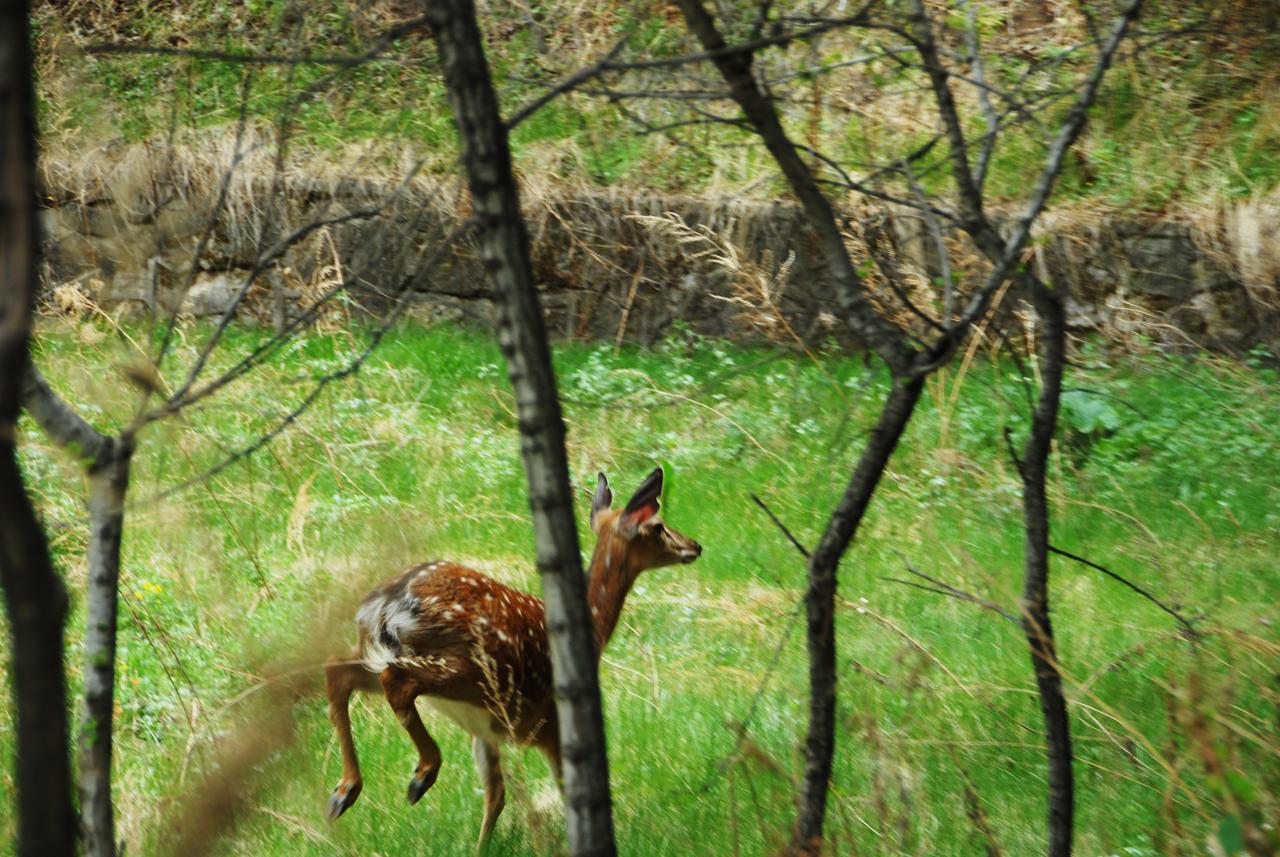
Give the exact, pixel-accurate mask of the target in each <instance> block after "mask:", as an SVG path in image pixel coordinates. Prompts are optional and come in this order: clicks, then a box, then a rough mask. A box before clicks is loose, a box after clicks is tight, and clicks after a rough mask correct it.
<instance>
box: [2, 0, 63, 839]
mask: <svg viewBox="0 0 1280 857" xmlns="http://www.w3.org/2000/svg"><path fill="white" fill-rule="evenodd" d="M30 36H31V34H30V31H29V29H28V18H27V4H26V3H22V2H7V0H6V2H3V3H0V586H3V588H4V595H5V608H6V610H7V611H8V616H9V629H10V633H11V634H12V637H13V647H12V651H13V655H12V658H13V660H12V663H13V695H14V708H15V709H16V711H17V717H16V720H17V734H16V736H15V738H16V745H17V772H16V776H15V784H16V787H17V797H18V801H17V804H18V805H17V816H18V818H17V822H18V824H17V827H18V843H17V846H18V847H17V853H18V854H19V855H22V857H62V855H68V857H69V855H72V854H73V853H74V852H75V815H74V811H73V809H72V806H71V770H70V764H69V762H68V759H67V711H66V687H65V683H64V681H63V639H62V632H63V623H64V622H65V621H66V613H67V595H66V590H65V589H64V587H63V585H62V581H61V579H60V578H59V577H58V576H57V574H56V573H55V572H54V569H53V564H52V562H50V559H49V545H48V542H47V541H46V540H45V536H44V530H43V529H42V528H41V526H40V522H39V520H38V519H37V518H36V514H35V509H34V508H33V507H32V505H31V500H30V498H28V497H27V493H26V490H25V488H24V487H23V483H22V472H21V470H20V469H19V467H18V455H17V421H18V412H19V408H20V404H21V397H22V381H23V378H24V377H25V376H26V369H27V365H28V352H27V347H28V342H29V336H30V325H31V305H32V299H33V296H34V294H35V284H36V261H37V253H38V248H39V239H38V231H37V225H36V188H35V165H36V122H35V98H34V93H33V90H32V63H31V44H30Z"/></svg>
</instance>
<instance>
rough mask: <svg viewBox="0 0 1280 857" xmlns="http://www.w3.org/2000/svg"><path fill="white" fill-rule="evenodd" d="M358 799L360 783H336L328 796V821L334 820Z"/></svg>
mask: <svg viewBox="0 0 1280 857" xmlns="http://www.w3.org/2000/svg"><path fill="white" fill-rule="evenodd" d="M358 797H360V783H338V786H337V788H335V789H334V790H333V794H331V795H329V819H330V820H331V821H333V820H336V819H337V817H338V816H340V815H342V814H343V813H344V812H346V811H347V809H348V807H350V806H351V804H353V803H355V802H356V798H358Z"/></svg>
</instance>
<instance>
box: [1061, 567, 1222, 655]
mask: <svg viewBox="0 0 1280 857" xmlns="http://www.w3.org/2000/svg"><path fill="white" fill-rule="evenodd" d="M1049 552H1050V553H1056V554H1057V555H1058V556H1064V557H1066V558H1067V559H1073V560H1075V561H1076V562H1078V563H1080V564H1081V565H1087V566H1089V568H1092V569H1094V570H1095V571H1100V572H1102V573H1103V574H1105V575H1106V576H1107V577H1109V578H1111V579H1112V580H1114V581H1116V582H1117V583H1122V584H1124V585H1125V586H1127V587H1129V588H1130V589H1132V590H1133V591H1134V592H1136V593H1138V594H1139V595H1141V596H1142V597H1143V598H1145V599H1147V600H1148V601H1150V602H1151V603H1152V604H1154V605H1156V606H1157V607H1159V608H1160V609H1161V610H1163V611H1164V612H1166V613H1168V614H1169V615H1170V616H1172V617H1173V618H1174V619H1176V620H1177V622H1178V624H1179V625H1181V626H1182V630H1183V633H1185V634H1186V635H1187V636H1188V637H1190V638H1191V639H1198V638H1199V637H1200V636H1201V633H1200V632H1199V631H1197V630H1196V629H1195V626H1194V625H1193V624H1192V621H1193V620H1190V619H1187V618H1185V617H1183V615H1182V614H1181V613H1179V612H1178V611H1177V610H1175V609H1173V608H1172V607H1170V606H1168V605H1167V604H1165V603H1164V602H1163V601H1161V600H1160V599H1159V598H1157V597H1156V596H1154V595H1152V594H1151V593H1150V592H1148V591H1147V590H1145V589H1143V588H1142V587H1141V586H1138V585H1137V584H1136V583H1134V582H1133V581H1131V580H1129V579H1127V578H1125V577H1122V576H1120V575H1119V574H1116V573H1115V572H1114V571H1112V570H1111V569H1109V568H1107V567H1106V566H1104V565H1099V564H1098V563H1096V562H1094V561H1093V560H1090V559H1085V558H1084V557H1082V556H1078V555H1076V554H1073V553H1071V552H1070V551H1065V550H1063V549H1062V548H1057V547H1054V546H1053V545H1049Z"/></svg>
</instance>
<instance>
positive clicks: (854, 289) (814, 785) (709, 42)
mask: <svg viewBox="0 0 1280 857" xmlns="http://www.w3.org/2000/svg"><path fill="white" fill-rule="evenodd" d="M677 4H678V5H679V6H680V9H681V11H682V12H683V14H684V17H685V21H686V23H687V24H688V26H689V30H690V31H691V32H692V33H693V34H694V35H695V36H696V37H697V38H698V41H699V42H700V43H701V44H702V47H703V48H704V49H705V50H706V51H707V52H708V53H710V54H711V55H712V57H713V61H714V63H715V65H716V68H717V69H718V70H719V72H720V75H721V77H723V78H724V80H725V83H726V84H728V86H729V91H730V94H731V95H732V97H733V99H734V101H736V102H737V104H738V106H739V107H740V108H741V110H742V112H743V114H744V115H745V116H746V117H747V120H748V121H749V122H750V123H751V126H752V128H754V129H755V131H756V133H757V134H759V135H760V138H761V140H762V142H763V143H764V144H765V146H766V147H767V148H768V149H769V152H770V154H772V155H773V158H774V160H775V161H776V162H777V163H778V167H779V169H780V170H781V171H782V174H783V176H785V177H786V179H787V183H788V185H789V186H790V188H791V191H792V193H794V194H795V196H796V198H797V199H798V200H799V201H800V203H801V205H803V206H804V210H805V214H806V215H807V217H808V220H809V222H810V223H811V224H812V225H813V226H814V228H815V229H816V230H817V232H818V235H819V239H820V240H821V242H822V247H823V251H824V254H825V256H826V261H827V267H828V269H829V270H830V271H831V274H832V279H833V280H834V282H835V283H836V289H837V298H838V300H839V305H840V308H841V310H842V312H843V314H844V317H845V321H846V322H847V323H848V325H849V327H850V328H851V329H852V331H853V332H854V333H855V334H856V335H858V336H859V337H860V338H861V339H862V340H863V341H864V342H865V343H866V344H867V346H868V347H870V348H871V349H872V350H874V351H875V352H876V354H878V355H879V356H880V358H881V359H882V360H884V361H885V363H886V364H888V366H889V368H890V371H891V372H892V373H893V376H894V384H893V388H892V389H891V390H890V392H889V397H888V398H887V399H886V400H885V404H884V407H883V409H882V410H881V412H880V417H879V419H878V420H877V422H876V425H875V428H874V429H872V432H871V437H870V439H869V440H868V442H867V445H866V447H865V448H864V449H863V451H862V455H861V457H860V458H859V459H858V464H857V466H856V467H855V468H854V472H853V475H852V477H851V478H850V479H849V483H848V485H847V486H846V487H845V491H844V495H843V496H842V497H841V500H840V503H839V505H838V506H837V507H836V509H835V511H834V512H833V513H832V515H831V518H830V520H829V521H828V523H827V528H826V531H825V532H824V533H823V536H822V539H821V541H820V542H819V543H818V547H817V549H816V550H815V551H814V553H813V556H812V557H811V558H810V560H809V569H808V572H809V584H808V589H807V591H806V593H805V610H806V614H807V620H808V648H809V729H808V733H807V737H806V739H805V768H804V780H803V783H802V785H801V793H800V800H799V809H798V812H797V817H796V827H795V831H794V833H793V836H792V840H791V843H790V845H789V847H788V852H789V853H792V854H817V853H818V852H819V851H820V850H821V847H822V827H823V819H824V816H825V814H826V806H827V792H828V790H829V784H830V780H831V768H832V761H833V759H834V756H835V722H836V721H835V708H836V635H835V604H836V600H835V599H836V570H837V567H838V566H839V563H840V559H841V557H843V556H844V553H845V551H846V550H847V549H848V547H849V544H850V542H851V541H852V540H853V537H854V536H855V535H856V534H857V532H858V527H859V526H860V525H861V523H862V520H863V517H864V516H865V514H866V511H867V508H868V506H869V505H870V503H871V498H872V496H873V495H874V493H875V490H876V486H877V485H879V483H880V476H881V475H882V474H883V473H884V470H885V468H886V467H887V466H888V463H889V457H890V456H891V455H892V454H893V450H894V449H895V448H896V447H897V445H898V441H899V439H900V438H901V437H902V433H903V431H904V430H905V429H906V427H907V424H908V423H909V422H910V420H911V416H912V414H913V413H914V411H915V406H916V402H917V401H919V398H920V392H921V390H922V389H923V387H924V373H923V372H920V371H917V365H918V362H919V360H920V359H922V357H923V355H922V354H921V353H920V352H918V351H916V350H915V348H913V347H912V345H911V341H910V340H909V339H908V337H907V335H906V334H905V333H904V332H903V331H902V330H901V329H899V328H898V327H896V326H895V325H893V324H892V323H890V322H889V321H887V320H886V319H885V318H884V317H883V316H881V314H880V313H879V311H878V310H877V309H876V308H875V306H874V305H873V304H872V303H871V301H870V300H869V299H868V297H867V291H866V287H865V285H864V283H863V282H862V279H861V278H860V277H859V276H858V273H857V269H856V268H855V267H854V265H853V262H852V260H851V259H850V258H849V254H848V251H847V250H846V248H845V245H844V236H843V235H842V234H841V232H840V228H839V226H838V224H837V223H836V218H835V212H834V210H833V209H832V206H831V203H830V201H829V200H828V199H827V198H826V196H825V195H824V194H823V193H822V189H821V188H820V187H819V185H818V182H817V181H816V180H815V178H814V176H813V173H812V172H811V171H810V169H809V167H808V166H807V165H806V164H805V162H804V159H803V158H802V157H801V156H800V152H799V151H798V150H797V148H796V146H795V144H794V143H792V141H791V140H790V138H789V137H788V136H787V133H786V130H785V129H784V128H783V126H782V121H781V119H780V118H779V116H778V113H777V110H776V109H775V107H774V105H773V102H772V101H771V100H770V98H769V97H768V95H767V94H766V93H765V92H764V91H763V90H761V88H760V85H759V83H758V82H757V81H756V79H755V75H754V74H753V72H752V56H751V54H750V53H745V52H732V51H728V50H726V49H727V47H728V45H727V44H726V42H725V40H724V37H723V36H722V35H721V34H720V32H719V31H718V30H717V29H716V26H715V22H714V21H713V20H712V18H711V15H710V13H708V12H707V10H706V8H704V7H703V5H702V3H701V2H700V0H677Z"/></svg>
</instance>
